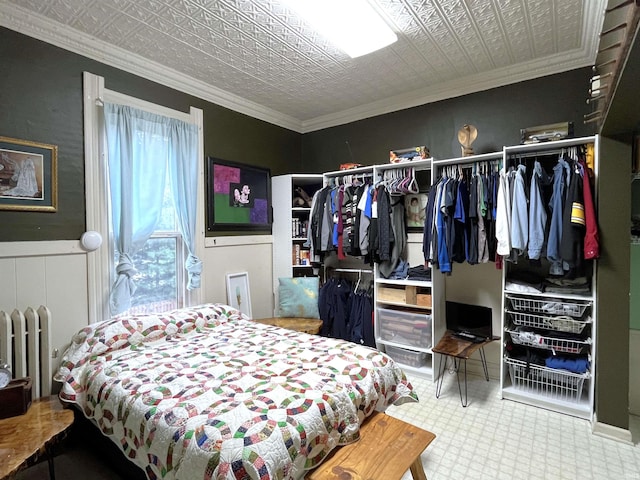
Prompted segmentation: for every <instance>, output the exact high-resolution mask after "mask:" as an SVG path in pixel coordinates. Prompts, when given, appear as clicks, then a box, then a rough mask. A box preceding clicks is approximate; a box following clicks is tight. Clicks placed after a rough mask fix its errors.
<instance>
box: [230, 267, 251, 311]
mask: <svg viewBox="0 0 640 480" xmlns="http://www.w3.org/2000/svg"><path fill="white" fill-rule="evenodd" d="M227 303H228V304H229V305H230V306H232V307H233V308H237V309H238V310H240V311H241V312H242V313H244V314H245V315H247V316H248V317H251V291H250V290H249V274H248V273H247V272H240V273H228V274H227Z"/></svg>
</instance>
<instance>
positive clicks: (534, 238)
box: [528, 160, 549, 260]
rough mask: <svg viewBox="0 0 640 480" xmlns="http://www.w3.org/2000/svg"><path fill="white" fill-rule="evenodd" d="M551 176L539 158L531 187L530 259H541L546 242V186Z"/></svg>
mask: <svg viewBox="0 0 640 480" xmlns="http://www.w3.org/2000/svg"><path fill="white" fill-rule="evenodd" d="M548 184H549V177H548V176H547V174H546V172H545V171H544V170H543V168H542V165H541V164H540V162H539V161H538V160H536V161H535V163H534V165H533V175H532V176H531V186H530V188H529V196H530V199H529V247H528V255H529V259H530V260H540V257H541V255H542V252H543V250H544V249H545V242H546V233H547V232H546V226H547V209H546V206H545V203H544V193H543V191H544V186H545V185H548Z"/></svg>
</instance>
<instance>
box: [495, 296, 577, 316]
mask: <svg viewBox="0 0 640 480" xmlns="http://www.w3.org/2000/svg"><path fill="white" fill-rule="evenodd" d="M507 298H508V299H509V302H510V303H511V308H513V309H514V310H516V311H518V312H529V313H542V314H547V315H569V316H571V317H577V318H580V317H582V315H584V312H585V311H586V310H587V308H588V307H589V305H590V303H589V302H582V301H579V300H576V301H572V300H559V299H555V298H524V297H515V296H511V295H508V296H507Z"/></svg>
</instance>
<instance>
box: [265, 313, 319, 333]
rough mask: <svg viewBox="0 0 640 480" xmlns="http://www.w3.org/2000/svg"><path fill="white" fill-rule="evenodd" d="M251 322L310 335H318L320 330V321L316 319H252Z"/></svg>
mask: <svg viewBox="0 0 640 480" xmlns="http://www.w3.org/2000/svg"><path fill="white" fill-rule="evenodd" d="M253 321H254V322H258V323H264V324H266V325H275V326H276V327H280V328H286V329H287V330H295V331H297V332H304V333H312V334H314V335H317V334H318V333H320V329H321V328H322V320H320V319H317V318H297V317H273V318H254V319H253Z"/></svg>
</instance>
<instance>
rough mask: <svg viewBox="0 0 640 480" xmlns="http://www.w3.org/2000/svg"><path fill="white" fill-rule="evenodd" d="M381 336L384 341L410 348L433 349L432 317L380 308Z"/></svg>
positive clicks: (379, 323)
mask: <svg viewBox="0 0 640 480" xmlns="http://www.w3.org/2000/svg"><path fill="white" fill-rule="evenodd" d="M378 325H379V327H380V331H379V335H380V338H381V339H382V340H384V341H388V342H394V343H398V344H402V345H407V346H410V347H418V348H430V347H431V315H427V314H423V313H414V312H408V311H403V310H391V309H387V308H378Z"/></svg>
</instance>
